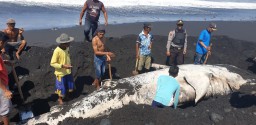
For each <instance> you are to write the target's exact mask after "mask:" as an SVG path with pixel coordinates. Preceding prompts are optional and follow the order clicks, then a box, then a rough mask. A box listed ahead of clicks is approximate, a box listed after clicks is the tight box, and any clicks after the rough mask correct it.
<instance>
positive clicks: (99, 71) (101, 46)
mask: <svg viewBox="0 0 256 125" xmlns="http://www.w3.org/2000/svg"><path fill="white" fill-rule="evenodd" d="M104 35H105V29H104V28H103V27H99V28H98V29H97V33H96V36H95V37H94V38H93V39H92V47H93V51H94V66H95V73H96V78H95V80H94V82H93V84H94V85H95V86H96V89H97V90H98V89H99V88H100V82H101V81H102V77H103V76H104V73H105V65H106V61H111V57H114V53H112V52H108V51H106V48H105V44H106V40H105V37H104Z"/></svg>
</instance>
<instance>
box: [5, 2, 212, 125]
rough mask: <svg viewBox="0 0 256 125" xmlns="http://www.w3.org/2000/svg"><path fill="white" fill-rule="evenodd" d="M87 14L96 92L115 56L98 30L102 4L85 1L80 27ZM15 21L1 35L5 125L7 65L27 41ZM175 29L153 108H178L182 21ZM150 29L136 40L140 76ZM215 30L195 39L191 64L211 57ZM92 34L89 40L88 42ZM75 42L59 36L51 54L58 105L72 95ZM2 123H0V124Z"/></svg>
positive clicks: (183, 43) (145, 66)
mask: <svg viewBox="0 0 256 125" xmlns="http://www.w3.org/2000/svg"><path fill="white" fill-rule="evenodd" d="M85 11H86V17H85V22H84V35H85V41H87V42H91V43H92V48H93V51H94V67H95V74H96V76H95V80H94V82H93V83H92V84H93V85H95V87H96V89H97V90H98V89H100V83H101V81H102V78H103V75H104V73H105V65H106V63H107V62H110V61H111V59H112V58H114V57H115V54H114V53H113V52H111V51H110V50H108V49H107V48H106V47H105V45H106V41H105V38H104V35H105V33H106V30H105V27H104V26H98V20H99V16H100V11H102V12H103V14H104V17H105V26H107V24H108V16H107V11H106V9H105V7H104V4H103V3H102V2H100V1H98V0H87V1H86V2H85V4H84V7H83V8H82V11H81V13H80V19H79V24H80V25H82V19H83V16H84V13H85ZM15 24H16V22H15V20H14V19H8V20H7V28H6V29H4V30H3V31H0V49H1V51H0V52H1V56H0V116H1V118H2V121H3V123H4V125H8V124H9V121H8V117H7V116H8V113H9V112H10V107H11V102H10V99H11V98H12V92H11V91H10V90H9V89H8V83H9V82H8V72H7V70H6V68H5V66H6V65H13V64H12V63H11V61H9V60H14V59H15V58H14V56H13V52H14V51H15V57H16V59H17V60H20V59H21V58H20V54H21V53H22V51H23V50H25V48H26V44H27V43H26V40H25V38H24V36H23V35H22V33H23V32H24V30H23V28H15ZM176 24H177V28H176V29H173V30H171V31H170V32H169V34H168V41H167V44H166V49H167V51H166V56H167V59H166V65H169V66H170V69H169V76H167V75H166V76H165V75H162V76H159V78H158V80H157V82H156V84H157V91H156V95H155V98H154V100H153V101H152V106H153V107H160V108H162V107H167V106H174V108H176V107H177V103H178V97H179V91H180V90H179V89H180V86H179V83H178V81H177V80H176V79H175V77H176V76H177V75H178V72H179V68H178V66H177V65H181V64H183V63H184V55H185V54H186V53H187V43H188V40H187V36H188V35H187V31H186V29H185V28H183V25H184V22H183V20H178V21H177V23H176ZM151 30H152V26H151V24H150V23H144V24H143V29H142V31H141V33H139V35H138V38H137V40H136V59H137V62H138V65H137V70H138V72H139V73H144V72H149V71H150V67H151V50H152V47H153V43H154V37H153V35H152V34H151ZM215 30H216V24H214V23H210V24H209V26H208V27H207V28H206V29H204V30H203V31H202V32H201V33H200V36H199V38H198V42H197V45H196V53H195V57H194V64H204V63H206V60H207V58H208V56H209V55H210V54H211V44H210V39H211V33H212V32H213V31H215ZM90 32H91V39H90V35H89V34H90ZM72 41H74V37H71V36H69V35H68V34H66V33H63V34H61V35H60V36H59V37H58V38H57V39H56V42H57V43H58V44H59V45H58V46H57V47H56V49H55V50H54V52H53V55H52V58H51V62H50V65H51V66H52V67H53V68H54V69H55V72H54V74H55V76H56V82H55V87H56V90H55V93H56V94H58V96H59V98H58V103H59V104H60V105H62V104H63V98H65V97H66V95H67V94H68V93H70V92H73V91H74V88H75V86H74V79H73V76H72V74H71V69H72V63H71V59H70V53H69V46H70V43H71V42H72ZM0 121H1V120H0Z"/></svg>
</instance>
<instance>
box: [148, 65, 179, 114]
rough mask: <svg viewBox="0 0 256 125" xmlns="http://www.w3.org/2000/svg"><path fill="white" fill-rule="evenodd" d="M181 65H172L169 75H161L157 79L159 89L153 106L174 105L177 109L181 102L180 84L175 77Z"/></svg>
mask: <svg viewBox="0 0 256 125" xmlns="http://www.w3.org/2000/svg"><path fill="white" fill-rule="evenodd" d="M178 73H179V67H177V66H171V67H170V68H169V76H167V75H161V76H159V77H158V80H157V83H156V84H157V90H156V95H155V98H154V100H153V102H152V106H153V107H158V108H164V107H167V106H172V105H173V107H174V108H175V109H176V108H177V105H178V102H179V95H180V84H179V83H178V81H177V80H176V79H175V77H177V76H178Z"/></svg>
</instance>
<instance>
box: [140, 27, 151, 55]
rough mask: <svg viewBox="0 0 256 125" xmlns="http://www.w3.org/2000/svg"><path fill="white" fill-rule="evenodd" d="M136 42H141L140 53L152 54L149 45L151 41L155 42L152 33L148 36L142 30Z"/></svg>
mask: <svg viewBox="0 0 256 125" xmlns="http://www.w3.org/2000/svg"><path fill="white" fill-rule="evenodd" d="M136 42H137V43H139V44H140V55H144V56H146V55H149V54H151V49H149V48H148V47H149V46H150V44H151V42H153V35H152V34H150V33H149V34H148V36H146V35H145V34H144V32H143V31H142V32H141V33H140V34H139V37H138V39H137V41H136Z"/></svg>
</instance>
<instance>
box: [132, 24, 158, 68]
mask: <svg viewBox="0 0 256 125" xmlns="http://www.w3.org/2000/svg"><path fill="white" fill-rule="evenodd" d="M150 31H151V24H149V23H144V26H143V30H142V32H141V33H140V34H139V36H138V38H137V41H136V58H137V59H139V63H138V72H139V73H142V71H143V68H145V72H148V71H149V70H150V67H151V48H152V42H153V40H154V39H153V35H152V34H151V33H150Z"/></svg>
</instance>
